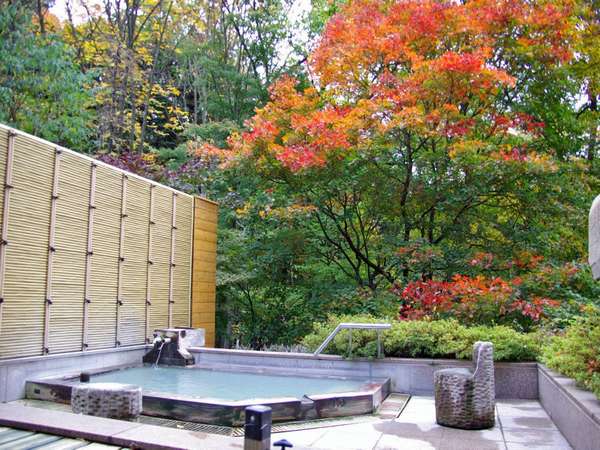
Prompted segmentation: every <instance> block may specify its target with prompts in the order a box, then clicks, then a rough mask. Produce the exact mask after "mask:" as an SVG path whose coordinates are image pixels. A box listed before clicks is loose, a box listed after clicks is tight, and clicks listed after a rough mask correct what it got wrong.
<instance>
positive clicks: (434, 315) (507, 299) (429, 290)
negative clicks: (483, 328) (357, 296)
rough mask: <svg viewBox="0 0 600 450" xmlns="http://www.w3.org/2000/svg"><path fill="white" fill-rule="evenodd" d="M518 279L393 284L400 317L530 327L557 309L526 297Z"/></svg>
mask: <svg viewBox="0 0 600 450" xmlns="http://www.w3.org/2000/svg"><path fill="white" fill-rule="evenodd" d="M520 285H521V280H520V279H519V278H514V279H512V280H510V281H507V280H504V279H502V278H486V277H483V276H476V277H469V276H465V275H456V276H455V277H454V278H453V279H452V281H437V280H429V281H414V282H411V283H408V284H407V285H406V286H404V287H402V288H401V287H398V286H396V287H394V288H393V292H394V293H395V294H396V295H398V296H399V297H400V299H401V305H400V318H401V319H410V320H415V319H444V318H456V319H458V320H459V321H460V322H462V323H465V324H469V325H475V324H478V325H482V324H486V325H489V324H507V325H511V326H513V327H516V328H521V329H529V328H531V326H532V325H534V324H536V323H538V322H539V321H540V320H542V319H543V318H544V317H545V316H546V315H547V312H548V310H550V309H552V308H556V307H558V306H559V303H558V302H557V301H555V300H552V299H549V298H544V297H539V296H534V295H532V296H526V295H524V293H523V292H522V291H521V289H520V288H519V286H520Z"/></svg>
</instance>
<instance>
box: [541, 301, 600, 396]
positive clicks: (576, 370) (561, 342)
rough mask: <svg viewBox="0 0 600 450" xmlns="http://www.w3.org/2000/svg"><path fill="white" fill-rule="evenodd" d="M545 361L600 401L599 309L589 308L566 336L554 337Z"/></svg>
mask: <svg viewBox="0 0 600 450" xmlns="http://www.w3.org/2000/svg"><path fill="white" fill-rule="evenodd" d="M543 360H544V362H545V363H546V364H547V365H548V366H549V367H550V368H552V369H554V370H557V371H559V372H561V373H562V374H564V375H566V376H568V377H571V378H574V379H575V381H577V383H578V384H579V385H580V386H581V387H583V388H585V389H589V390H591V391H592V392H594V393H595V394H596V396H597V397H598V398H600V310H599V309H598V308H593V307H590V308H589V309H587V310H586V313H585V315H584V316H583V317H580V318H579V319H577V320H576V321H575V322H574V323H573V324H572V325H571V326H570V327H569V328H568V329H567V331H566V333H565V334H564V335H561V336H555V337H554V338H552V340H551V343H550V345H548V346H547V347H546V348H545V349H544V355H543Z"/></svg>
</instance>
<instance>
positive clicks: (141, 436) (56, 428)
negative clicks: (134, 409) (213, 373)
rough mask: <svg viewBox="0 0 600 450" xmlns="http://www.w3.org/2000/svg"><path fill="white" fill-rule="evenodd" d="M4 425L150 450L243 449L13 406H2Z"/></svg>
mask: <svg viewBox="0 0 600 450" xmlns="http://www.w3.org/2000/svg"><path fill="white" fill-rule="evenodd" d="M0 425H2V426H8V427H12V428H19V429H23V430H31V431H37V432H40V433H49V434H56V435H59V436H65V437H71V438H78V439H86V440H89V441H95V442H101V443H103V444H110V445H118V446H120V447H128V448H143V449H149V450H154V449H156V450H160V449H165V450H171V449H172V450H175V449H203V450H213V449H214V450H216V449H234V448H235V449H241V448H242V447H243V442H242V440H241V439H239V438H237V439H236V438H230V437H226V436H219V435H214V434H209V433H203V432H198V431H187V430H177V429H173V428H164V427H159V426H155V425H144V424H139V423H136V422H126V421H121V420H115V419H105V418H103V417H93V416H82V415H79V414H73V413H67V412H62V411H52V410H46V409H40V408H32V407H29V406H21V405H11V404H0Z"/></svg>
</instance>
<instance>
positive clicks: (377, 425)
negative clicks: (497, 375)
mask: <svg viewBox="0 0 600 450" xmlns="http://www.w3.org/2000/svg"><path fill="white" fill-rule="evenodd" d="M496 410H497V415H496V418H497V421H496V426H495V427H494V428H492V429H490V430H482V431H466V430H456V429H453V428H446V427H441V426H439V425H437V424H436V423H435V406H434V402H433V398H431V397H412V398H411V399H410V401H409V402H408V405H407V406H406V408H405V410H404V412H403V413H402V414H401V415H400V417H399V418H397V419H392V420H379V421H376V422H370V423H363V424H353V425H343V426H338V427H329V428H319V429H313V430H304V431H294V432H287V433H276V434H273V439H272V440H273V442H274V441H276V440H278V439H282V438H285V439H287V440H289V441H290V442H291V443H292V444H294V448H295V449H296V448H310V449H336V450H350V449H353V450H354V449H360V450H366V449H407V450H408V449H410V450H413V449H414V450H424V449H437V450H467V449H468V450H470V449H477V450H488V449H490V450H491V449H498V450H522V449H528V450H538V449H539V450H550V449H553V450H567V449H570V448H571V447H570V445H569V444H568V442H567V441H566V439H565V438H564V437H563V436H562V434H561V433H560V431H558V429H557V428H556V426H555V425H554V423H553V422H552V420H551V419H550V417H549V416H548V414H546V412H545V411H544V409H543V408H542V407H541V405H540V404H539V402H537V401H534V400H500V401H498V402H497V407H496Z"/></svg>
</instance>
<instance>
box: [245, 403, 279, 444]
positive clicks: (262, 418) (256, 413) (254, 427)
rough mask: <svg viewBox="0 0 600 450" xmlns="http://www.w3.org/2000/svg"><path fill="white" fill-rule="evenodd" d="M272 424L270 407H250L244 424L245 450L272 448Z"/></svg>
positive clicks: (247, 409)
mask: <svg viewBox="0 0 600 450" xmlns="http://www.w3.org/2000/svg"><path fill="white" fill-rule="evenodd" d="M271 423H272V412H271V408H270V407H268V406H264V405H254V406H248V407H247V408H246V423H245V424H244V450H269V449H270V448H271Z"/></svg>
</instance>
